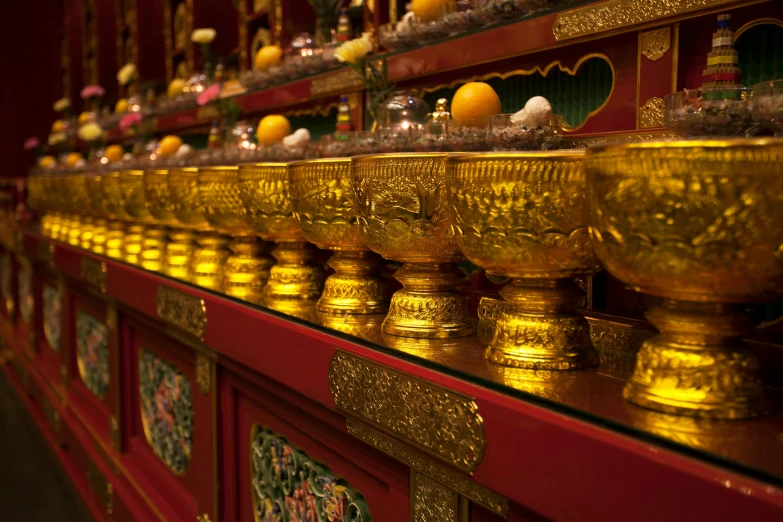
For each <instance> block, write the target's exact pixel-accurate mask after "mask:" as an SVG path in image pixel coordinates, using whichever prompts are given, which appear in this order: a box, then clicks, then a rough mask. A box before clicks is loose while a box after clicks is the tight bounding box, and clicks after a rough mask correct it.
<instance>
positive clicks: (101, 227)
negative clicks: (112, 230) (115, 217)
mask: <svg viewBox="0 0 783 522" xmlns="http://www.w3.org/2000/svg"><path fill="white" fill-rule="evenodd" d="M104 175H105V173H104V172H95V173H92V174H89V175H87V176H85V178H84V186H85V190H86V191H87V201H88V208H89V209H90V213H91V214H92V215H93V216H94V219H93V224H92V237H91V241H90V244H89V249H90V250H92V251H93V252H95V253H96V254H100V255H104V254H106V234H107V224H106V217H107V216H106V213H105V205H104V201H103V176H104ZM82 246H84V245H82ZM85 248H87V247H85Z"/></svg>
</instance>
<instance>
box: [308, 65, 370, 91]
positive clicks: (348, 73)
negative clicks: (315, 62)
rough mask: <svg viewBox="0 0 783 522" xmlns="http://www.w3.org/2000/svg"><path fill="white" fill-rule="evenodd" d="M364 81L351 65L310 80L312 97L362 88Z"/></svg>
mask: <svg viewBox="0 0 783 522" xmlns="http://www.w3.org/2000/svg"><path fill="white" fill-rule="evenodd" d="M363 85H364V81H363V80H362V78H361V76H359V75H358V74H356V71H354V70H353V69H351V68H350V67H346V68H345V69H340V70H338V71H335V72H329V73H325V74H322V75H321V76H318V77H316V78H313V79H312V80H310V97H311V98H312V97H315V96H323V95H325V94H332V93H334V94H338V93H339V94H345V92H346V91H350V90H355V89H358V88H361V87H362V86H363Z"/></svg>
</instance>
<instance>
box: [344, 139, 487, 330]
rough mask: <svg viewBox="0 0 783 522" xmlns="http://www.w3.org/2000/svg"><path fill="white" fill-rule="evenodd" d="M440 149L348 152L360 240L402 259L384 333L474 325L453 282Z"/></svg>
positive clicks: (453, 249) (456, 275) (453, 252)
mask: <svg viewBox="0 0 783 522" xmlns="http://www.w3.org/2000/svg"><path fill="white" fill-rule="evenodd" d="M446 156H447V155H446V154H441V153H410V154H372V155H366V156H354V157H353V159H352V163H353V164H352V180H353V189H354V196H355V200H354V201H355V203H356V213H357V216H358V221H359V227H360V229H361V232H362V237H363V238H364V240H365V242H366V244H367V246H368V247H369V248H370V249H371V250H373V251H374V252H376V253H378V254H380V255H381V256H383V257H385V258H386V259H392V260H395V261H402V262H403V263H404V265H403V267H402V268H400V269H399V270H398V271H397V273H396V274H395V275H394V277H396V278H397V279H398V280H399V281H400V282H401V283H402V284H403V286H404V288H403V289H402V290H398V291H397V292H395V294H394V295H393V296H392V299H391V304H390V306H389V313H388V315H387V316H386V320H385V321H384V322H383V327H382V330H383V332H384V333H387V334H391V335H398V336H403V337H420V338H444V337H459V336H463V335H470V334H471V333H473V322H472V321H471V319H470V317H469V315H468V309H467V302H466V300H465V297H464V296H463V295H462V294H461V293H459V292H458V291H457V290H456V289H455V286H456V284H457V283H458V282H459V280H460V278H461V273H460V271H459V270H458V269H457V267H456V265H455V262H457V261H459V260H461V259H462V258H463V256H462V253H461V252H460V250H459V247H458V246H457V243H456V241H455V239H454V234H453V232H452V230H451V219H450V218H449V214H448V210H447V204H446V187H445V184H446V183H445V182H446Z"/></svg>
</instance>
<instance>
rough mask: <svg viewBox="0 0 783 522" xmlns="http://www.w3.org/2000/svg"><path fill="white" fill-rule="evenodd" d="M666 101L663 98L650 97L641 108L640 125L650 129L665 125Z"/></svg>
mask: <svg viewBox="0 0 783 522" xmlns="http://www.w3.org/2000/svg"><path fill="white" fill-rule="evenodd" d="M663 112H664V103H663V100H662V99H661V98H650V99H649V100H647V102H645V104H644V105H642V106H641V107H640V108H639V127H640V128H642V129H649V128H652V127H663V125H664V119H663Z"/></svg>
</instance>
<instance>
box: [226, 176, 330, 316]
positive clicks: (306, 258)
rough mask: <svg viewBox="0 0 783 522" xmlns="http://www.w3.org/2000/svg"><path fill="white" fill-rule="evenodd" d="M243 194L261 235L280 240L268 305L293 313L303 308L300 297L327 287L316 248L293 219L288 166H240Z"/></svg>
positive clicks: (248, 214) (252, 225) (248, 220)
mask: <svg viewBox="0 0 783 522" xmlns="http://www.w3.org/2000/svg"><path fill="white" fill-rule="evenodd" d="M239 195H240V198H241V199H242V203H243V206H244V208H245V211H246V214H245V222H246V223H247V224H248V225H249V226H250V228H252V229H253V230H254V231H255V232H256V233H257V234H258V235H259V236H260V237H261V239H263V240H265V241H274V242H275V243H276V244H277V247H275V249H274V251H273V252H272V256H274V258H275V260H276V261H277V263H275V265H274V266H272V268H271V269H270V271H269V280H268V281H267V283H266V286H265V287H264V292H263V297H264V304H266V305H267V306H269V307H271V308H274V309H276V310H279V311H281V312H284V313H290V312H291V310H292V309H295V308H297V307H298V306H299V305H296V304H295V303H296V302H297V301H307V300H311V299H317V298H318V296H320V295H321V290H322V289H323V285H324V272H323V269H322V268H321V267H320V266H319V265H317V264H315V263H314V261H313V258H314V255H315V249H314V248H313V247H312V246H311V245H310V244H308V243H307V242H306V241H305V238H304V237H303V236H302V232H301V231H300V230H299V223H297V222H296V219H295V218H294V210H293V204H292V202H291V195H290V191H289V180H288V165H287V164H285V163H254V164H247V165H241V166H240V167H239ZM303 306H305V307H307V306H309V305H303ZM291 315H297V314H296V313H291Z"/></svg>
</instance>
